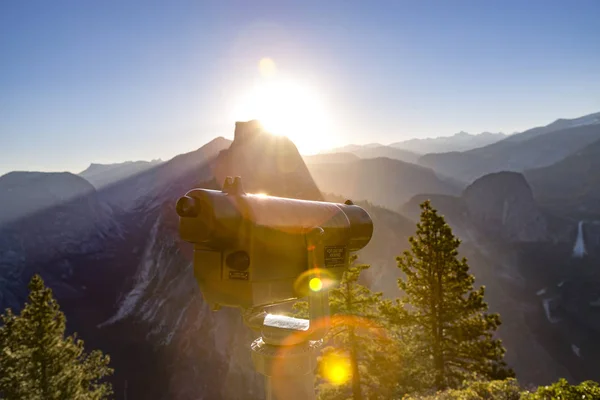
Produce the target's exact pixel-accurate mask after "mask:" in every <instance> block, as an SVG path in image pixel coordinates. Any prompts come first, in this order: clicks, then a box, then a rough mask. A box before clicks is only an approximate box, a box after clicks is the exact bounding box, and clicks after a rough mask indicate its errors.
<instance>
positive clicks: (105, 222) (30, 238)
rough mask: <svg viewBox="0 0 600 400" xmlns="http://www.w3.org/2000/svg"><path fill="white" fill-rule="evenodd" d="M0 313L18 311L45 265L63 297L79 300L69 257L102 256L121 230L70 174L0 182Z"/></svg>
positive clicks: (16, 175) (21, 175)
mask: <svg viewBox="0 0 600 400" xmlns="http://www.w3.org/2000/svg"><path fill="white" fill-rule="evenodd" d="M0 210H1V211H0V309H2V310H3V309H4V308H6V307H13V308H19V307H20V305H21V304H22V302H23V301H24V299H25V297H26V290H24V288H26V286H27V282H28V280H29V277H30V276H31V275H32V274H33V273H34V272H36V271H39V270H40V269H41V265H43V264H46V265H50V264H51V267H49V268H47V269H46V271H45V272H46V278H47V279H48V280H49V281H50V282H51V283H54V285H55V290H56V291H57V292H58V294H59V295H61V296H65V297H78V296H81V295H82V289H81V288H80V287H79V286H77V285H72V284H70V283H69V282H68V280H69V278H71V277H72V276H73V274H74V273H75V272H76V270H77V269H78V268H80V267H79V266H78V265H76V264H73V263H71V262H70V261H69V260H68V259H67V257H78V256H83V255H89V256H90V257H99V256H100V255H101V253H102V251H103V243H104V240H105V238H106V237H107V236H110V235H120V234H121V229H120V225H119V223H118V222H117V221H115V220H114V218H113V214H112V211H111V209H110V208H109V207H108V206H107V205H106V204H105V203H103V202H102V201H101V200H100V199H99V196H98V193H97V192H96V190H95V189H94V187H93V186H92V185H91V184H90V183H88V182H87V181H86V180H85V179H83V178H80V177H78V176H76V175H73V174H70V173H42V172H13V173H9V174H7V175H4V176H3V177H1V178H0Z"/></svg>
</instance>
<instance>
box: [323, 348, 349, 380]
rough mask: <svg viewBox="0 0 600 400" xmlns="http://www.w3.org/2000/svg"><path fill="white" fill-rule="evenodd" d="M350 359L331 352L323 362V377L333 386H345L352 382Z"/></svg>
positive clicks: (325, 356) (341, 354) (324, 357)
mask: <svg viewBox="0 0 600 400" xmlns="http://www.w3.org/2000/svg"><path fill="white" fill-rule="evenodd" d="M350 375H351V368H350V359H349V358H348V356H347V355H345V354H343V353H340V352H330V353H327V354H325V355H324V356H323V359H322V360H321V376H323V377H324V378H325V379H327V381H329V383H331V384H333V385H343V384H344V383H346V382H348V380H350Z"/></svg>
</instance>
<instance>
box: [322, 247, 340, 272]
mask: <svg viewBox="0 0 600 400" xmlns="http://www.w3.org/2000/svg"><path fill="white" fill-rule="evenodd" d="M324 258H325V259H324V260H323V263H324V264H325V268H327V267H337V266H340V265H345V262H346V246H327V247H325V257H324Z"/></svg>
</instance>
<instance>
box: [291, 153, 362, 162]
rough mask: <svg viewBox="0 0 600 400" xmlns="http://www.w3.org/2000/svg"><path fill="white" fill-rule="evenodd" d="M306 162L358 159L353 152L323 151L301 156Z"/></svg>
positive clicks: (350, 160)
mask: <svg viewBox="0 0 600 400" xmlns="http://www.w3.org/2000/svg"><path fill="white" fill-rule="evenodd" d="M302 159H303V160H304V162H305V163H306V164H329V163H332V164H334V163H342V164H343V163H347V162H352V161H358V160H359V159H360V157H359V156H357V155H356V154H354V153H323V154H314V155H310V156H302Z"/></svg>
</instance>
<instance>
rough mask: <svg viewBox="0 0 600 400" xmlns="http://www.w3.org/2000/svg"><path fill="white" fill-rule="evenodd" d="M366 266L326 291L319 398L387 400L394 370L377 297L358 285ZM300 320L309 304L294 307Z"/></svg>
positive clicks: (352, 270)
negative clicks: (327, 313) (327, 324)
mask: <svg viewBox="0 0 600 400" xmlns="http://www.w3.org/2000/svg"><path fill="white" fill-rule="evenodd" d="M368 268H369V266H368V265H353V266H352V267H350V268H349V269H348V270H347V271H346V272H345V273H344V275H343V278H342V280H341V281H340V283H339V285H338V286H336V287H334V288H332V289H330V292H329V307H330V313H331V319H330V322H331V325H330V330H329V332H328V334H327V337H326V343H327V346H326V347H325V348H324V349H323V350H322V353H321V356H320V357H319V368H318V371H319V372H318V373H319V380H320V381H321V384H320V385H319V388H318V393H319V399H327V400H338V399H339V400H342V399H344V400H345V399H353V400H363V399H370V400H375V399H388V398H390V397H389V393H390V391H389V388H390V387H392V386H393V385H394V382H393V381H392V379H387V380H386V377H387V374H388V372H389V371H393V368H391V363H392V362H393V355H394V353H393V351H392V350H393V348H394V346H393V343H392V341H391V339H390V338H389V337H388V336H387V335H386V333H385V329H384V328H383V327H382V326H381V324H380V321H381V318H380V314H379V311H378V306H379V304H380V302H381V296H382V294H381V293H374V292H372V291H371V290H369V289H368V288H367V287H365V286H363V285H361V284H359V283H358V280H359V277H360V274H361V272H362V271H364V270H366V269H368ZM295 308H296V309H297V310H298V311H299V313H298V314H297V315H298V316H301V317H304V318H306V317H308V304H307V303H305V302H303V303H297V304H296V306H295Z"/></svg>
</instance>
